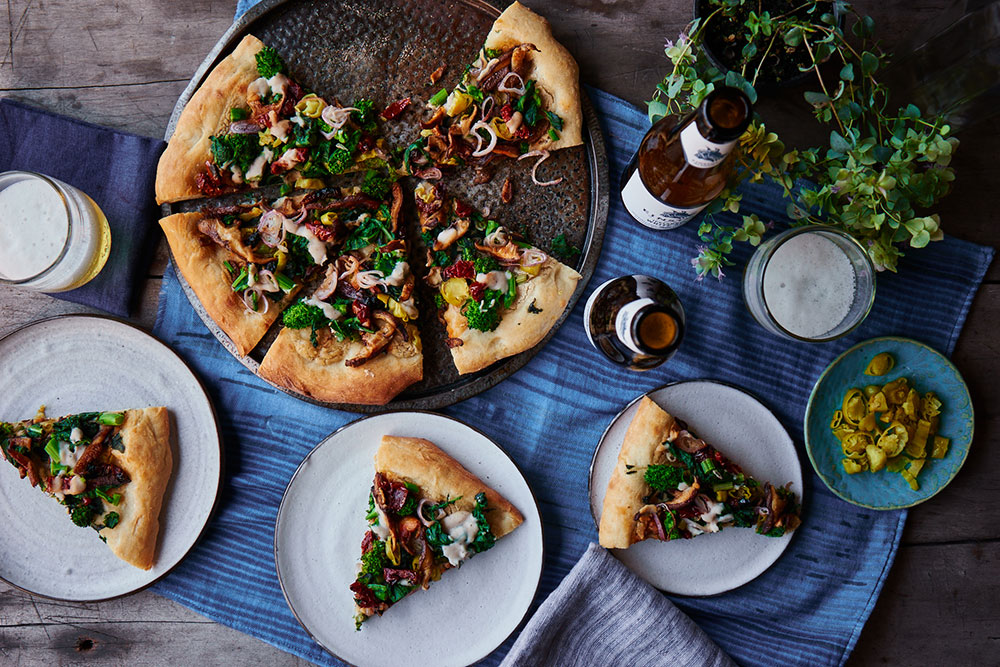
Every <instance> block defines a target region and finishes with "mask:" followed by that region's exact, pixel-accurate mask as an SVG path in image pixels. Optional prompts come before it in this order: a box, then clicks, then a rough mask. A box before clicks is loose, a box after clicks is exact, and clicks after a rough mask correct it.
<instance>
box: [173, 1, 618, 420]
mask: <svg viewBox="0 0 1000 667" xmlns="http://www.w3.org/2000/svg"><path fill="white" fill-rule="evenodd" d="M499 14H500V11H499V10H498V9H497V8H496V7H494V6H492V5H490V4H488V3H486V2H484V1H482V0H383V1H380V2H378V3H373V2H371V1H370V0H264V2H261V3H260V4H258V5H256V6H255V7H253V8H252V9H250V11H248V12H247V13H246V14H245V15H244V16H243V17H242V18H240V19H238V20H237V21H236V23H234V24H233V25H232V27H230V28H229V30H227V31H226V34H225V35H223V36H222V38H221V39H220V40H219V41H218V43H217V44H216V45H215V46H214V47H213V48H212V51H211V52H210V53H209V54H208V57H207V58H205V60H204V61H203V62H202V64H201V66H200V67H199V68H198V70H197V72H195V75H194V76H193V77H192V78H191V81H190V83H188V85H187V87H186V88H185V89H184V92H183V93H182V94H181V96H180V98H179V99H178V100H177V105H176V106H175V107H174V111H173V114H172V115H171V118H170V123H169V124H168V125H167V130H166V134H165V137H164V138H165V139H167V140H169V138H170V136H171V135H172V134H173V131H174V126H175V125H176V123H177V118H178V117H179V116H180V113H181V111H182V110H183V108H184V105H185V104H186V103H187V101H188V100H189V99H190V98H191V96H192V95H193V94H194V91H195V90H197V88H198V86H200V85H201V83H202V81H203V80H204V78H205V76H206V75H207V74H208V72H209V71H211V69H212V68H213V67H214V66H215V65H216V63H218V61H219V60H221V59H222V58H223V57H224V56H225V55H227V54H228V53H230V52H231V51H232V49H233V48H234V47H235V46H236V44H237V43H238V42H239V40H240V39H242V38H243V36H244V35H246V34H247V33H253V34H254V35H256V36H257V37H259V38H260V39H261V40H263V41H264V43H266V44H268V45H271V46H273V47H275V48H276V49H277V50H278V51H279V52H280V53H281V54H282V55H283V56H284V57H285V60H286V61H287V62H288V64H289V69H290V72H291V74H292V76H294V77H295V78H296V79H297V80H298V81H299V82H300V83H302V85H303V86H304V87H305V88H306V89H307V90H313V91H315V92H316V93H317V94H319V95H320V96H323V97H327V98H329V99H338V100H340V101H341V102H343V103H349V102H351V101H353V100H354V99H356V98H358V97H370V98H371V99H373V100H375V103H376V105H377V106H379V105H381V106H385V105H388V104H389V103H390V102H393V101H395V100H397V99H400V98H402V97H407V96H410V97H412V104H411V106H410V109H408V110H407V111H406V112H404V113H403V114H402V115H401V116H400V117H399V118H398V119H396V120H394V121H390V122H387V123H383V124H382V128H383V133H384V134H385V136H386V138H387V141H389V142H390V143H391V144H392V145H402V146H405V145H407V144H409V143H410V142H411V141H413V140H414V139H415V138H416V137H417V133H418V132H419V125H418V124H417V122H416V121H417V119H418V114H422V110H423V109H424V106H425V104H426V103H427V100H428V99H429V98H430V97H431V96H432V95H433V94H434V93H435V92H437V90H440V88H442V87H448V88H451V87H452V86H453V85H454V84H455V83H457V81H458V80H459V79H460V77H461V74H462V70H463V68H464V67H465V65H466V64H467V63H469V62H471V61H472V60H473V59H474V58H475V55H476V52H477V51H478V49H479V47H480V46H481V44H482V41H483V40H484V39H485V37H486V34H487V33H488V32H489V29H490V27H491V26H492V25H493V21H494V20H495V19H496V17H497V16H499ZM441 65H445V66H446V70H445V73H444V76H443V77H442V79H441V80H440V81H439V82H438V83H437V84H436V85H431V84H430V81H429V78H428V77H429V75H430V73H431V72H433V71H434V70H436V69H437V68H438V67H440V66H441ZM582 102H583V118H584V145H583V146H577V147H574V148H570V149H564V150H561V151H558V152H556V153H553V155H552V157H550V158H549V159H548V160H547V161H546V162H545V164H544V165H543V166H542V167H541V168H540V169H539V177H540V178H542V179H551V178H557V177H559V176H562V177H564V180H563V182H562V183H561V184H560V185H558V186H556V187H548V188H541V187H537V186H535V185H533V184H532V182H531V177H530V165H526V164H525V163H524V162H522V163H520V164H506V165H503V166H501V167H500V168H499V169H497V170H496V173H495V175H494V177H493V179H492V180H491V181H490V182H489V183H487V184H485V185H473V184H472V182H471V179H472V173H471V171H472V170H471V169H470V170H466V171H461V172H459V173H457V174H446V176H445V178H444V179H442V181H440V182H441V183H443V184H444V187H445V188H446V189H447V190H448V191H449V192H451V193H453V194H459V195H462V196H463V197H464V198H465V199H467V200H468V201H469V202H470V203H471V204H473V205H474V206H476V207H477V208H479V209H480V210H483V211H488V212H489V213H490V214H491V215H492V216H493V217H496V218H497V219H498V220H500V221H501V222H503V223H504V224H506V225H508V226H509V227H511V228H513V229H518V227H519V226H520V225H521V224H524V225H526V227H527V230H528V232H529V237H528V238H529V239H530V240H531V241H532V242H533V243H534V244H535V245H537V246H538V247H540V248H543V249H547V248H548V247H549V245H550V243H551V241H552V238H553V237H555V236H556V235H558V234H560V233H565V234H566V238H567V240H569V241H570V242H571V243H572V244H573V245H574V246H576V247H577V248H581V249H582V252H581V254H580V255H579V256H578V257H577V258H576V266H575V268H576V270H577V271H579V272H580V274H581V275H582V276H583V279H582V280H581V281H580V282H579V284H578V286H577V289H576V292H575V293H574V294H573V296H572V298H571V299H570V301H569V305H568V307H567V308H566V311H565V312H564V313H563V315H562V317H561V318H560V319H559V321H558V322H557V323H556V326H555V327H553V328H552V331H550V332H549V334H548V336H546V338H545V339H544V340H543V341H542V342H541V343H539V344H538V345H536V346H535V347H534V348H533V349H531V350H528V351H526V352H523V353H521V354H519V355H516V356H513V357H509V358H507V359H503V360H501V361H498V362H497V363H495V364H493V365H492V366H490V367H489V368H486V369H484V370H482V371H480V372H478V373H474V374H470V375H465V376H461V375H459V374H458V372H457V371H456V370H455V366H454V364H453V363H452V360H451V353H450V352H449V350H448V348H447V346H446V345H445V344H444V340H445V332H444V326H443V325H442V324H441V323H440V322H439V321H438V319H437V318H436V317H434V316H433V315H431V316H430V317H428V316H427V313H428V312H429V309H430V308H433V306H429V304H433V298H432V297H433V295H432V292H431V291H430V290H429V288H427V287H426V286H425V285H424V284H423V281H422V280H421V271H422V270H424V269H423V268H422V267H421V266H420V265H422V264H423V262H413V264H414V265H415V267H416V268H415V271H416V272H417V278H418V279H417V285H418V294H419V297H418V305H419V306H420V307H421V310H422V313H423V315H424V316H423V317H422V318H421V320H420V322H419V325H420V331H421V338H422V340H423V352H424V379H423V380H422V381H420V382H418V383H417V384H415V385H413V386H411V387H409V388H408V389H407V390H406V391H404V392H403V393H401V394H400V395H399V396H397V397H396V398H395V399H394V400H392V401H390V402H389V403H388V404H387V405H385V406H365V405H355V404H340V403H324V402H319V401H315V400H313V399H311V398H309V397H306V396H303V395H302V394H299V393H297V392H292V391H288V390H286V389H284V388H282V387H276V388H277V389H281V390H282V391H285V392H286V393H288V394H290V395H292V396H295V397H296V398H300V399H302V400H305V401H309V402H312V403H317V404H320V405H326V406H329V407H331V408H337V409H342V410H350V411H353V412H379V411H382V410H386V409H396V410H402V409H407V410H410V409H425V410H426V409H435V408H441V407H444V406H447V405H451V404H453V403H457V402H458V401H461V400H464V399H466V398H469V397H470V396H474V395H476V394H478V393H479V392H481V391H484V390H486V389H489V388H490V387H492V386H493V385H495V384H497V383H498V382H500V381H502V380H504V379H505V378H507V377H508V376H509V375H511V374H512V373H513V372H514V371H516V370H518V369H519V368H521V367H522V366H524V364H526V363H527V362H528V360H529V359H531V357H532V356H534V355H535V353H536V352H538V350H540V349H541V348H542V346H543V345H545V344H546V343H547V342H548V341H549V339H550V338H551V337H552V336H553V335H554V334H555V331H556V330H557V329H558V328H559V326H561V325H562V323H563V322H564V321H565V320H566V318H567V317H568V316H569V313H570V312H571V311H572V310H573V307H574V305H575V304H576V302H577V300H578V299H579V298H580V296H581V294H582V293H583V291H584V289H585V288H586V285H587V281H588V280H589V279H590V276H591V274H593V272H594V267H595V266H596V264H597V258H598V256H599V255H600V250H601V243H602V241H603V238H604V229H605V225H606V223H607V217H608V161H607V154H606V153H605V149H604V140H603V138H602V136H601V130H600V127H599V125H598V122H597V117H596V115H595V114H594V110H593V108H592V107H591V105H590V101H589V100H588V99H587V97H586V95H585V94H584V95H583V100H582ZM507 176H510V177H511V180H512V181H513V185H514V198H513V200H512V201H511V202H510V203H509V204H502V203H501V201H500V187H501V186H502V185H503V182H504V179H505V178H506V177H507ZM405 183H406V181H405V180H404V191H405V192H406V193H407V196H406V205H405V206H404V218H405V219H406V220H407V222H408V223H409V224H410V226H411V231H412V228H415V227H416V224H415V223H416V216H415V212H414V210H413V207H412V201H411V200H412V196H411V195H409V192H410V190H409V189H408V188H406V187H405ZM261 193H262V194H264V195H265V196H268V195H269V193H268V191H267V189H262V190H261ZM274 196H277V194H276V193H275V194H274ZM204 204H205V200H193V201H188V202H178V203H177V204H166V205H164V206H163V207H162V210H163V215H170V214H171V213H177V212H180V211H190V210H197V209H199V208H200V207H201V206H202V205H204ZM178 279H179V280H180V282H181V286H182V287H183V289H184V293H185V294H186V295H187V297H188V299H189V300H190V301H191V305H192V306H194V309H195V311H196V312H197V313H198V315H199V316H200V317H201V319H202V321H203V322H204V323H205V326H207V327H208V328H209V330H210V331H212V333H213V334H214V335H215V337H216V338H218V339H219V341H220V342H221V343H222V344H223V345H224V346H225V347H226V349H227V350H229V352H230V353H231V354H232V355H233V356H235V357H236V358H237V359H239V360H240V362H241V363H243V365H244V366H246V367H247V368H249V369H250V370H251V371H253V372H254V373H257V370H258V368H259V365H260V360H261V359H263V358H264V354H265V353H266V352H267V349H268V347H269V346H270V344H271V342H272V341H273V340H274V336H275V335H277V330H278V329H280V326H281V325H280V323H276V324H275V325H274V326H273V327H272V330H271V331H270V332H269V333H268V335H267V336H265V337H264V339H263V340H262V341H261V343H260V344H259V345H257V347H256V348H255V349H254V350H252V351H251V352H250V354H248V355H246V356H243V355H240V354H238V353H237V352H236V349H235V347H234V346H233V344H232V341H230V340H229V337H228V336H226V334H225V333H223V332H222V330H221V329H220V328H219V327H218V326H217V325H216V324H215V322H214V321H213V320H212V318H211V317H209V316H208V313H207V312H206V311H205V309H204V307H203V306H202V305H201V303H200V302H199V300H198V297H197V296H196V295H195V294H194V291H193V290H192V289H191V287H190V285H189V284H188V283H187V281H186V280H184V277H183V276H181V275H180V274H179V273H178Z"/></svg>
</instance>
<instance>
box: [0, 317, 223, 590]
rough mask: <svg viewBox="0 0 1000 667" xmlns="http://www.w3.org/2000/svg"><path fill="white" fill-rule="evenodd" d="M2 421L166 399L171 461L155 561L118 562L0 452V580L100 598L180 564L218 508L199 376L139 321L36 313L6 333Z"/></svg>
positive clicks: (217, 470)
mask: <svg viewBox="0 0 1000 667" xmlns="http://www.w3.org/2000/svg"><path fill="white" fill-rule="evenodd" d="M0 387H3V391H2V392H0V419H2V420H4V421H20V420H22V419H28V418H31V417H32V416H34V414H35V411H36V410H37V409H38V406H39V405H42V404H44V405H45V406H46V413H47V414H48V415H49V416H50V417H61V416H63V415H67V414H73V413H77V412H87V411H92V410H93V411H96V410H123V409H127V408H145V407H150V406H156V405H163V406H166V407H167V408H168V409H169V411H170V446H171V447H172V451H173V459H174V470H173V475H172V476H171V479H170V483H169V484H168V486H167V490H166V494H165V497H164V502H163V509H162V510H161V511H160V534H159V540H158V545H157V549H156V563H155V564H154V565H153V567H152V568H151V569H149V570H145V571H144V570H140V569H139V568H136V567H133V566H131V565H129V564H128V563H126V562H124V561H122V560H120V559H118V558H117V557H116V556H115V555H114V554H112V553H111V550H110V549H108V547H107V546H105V545H104V544H103V543H102V542H101V541H100V540H99V539H98V538H97V535H96V534H95V533H94V531H92V530H90V529H88V528H79V527H77V526H75V525H73V523H72V522H71V521H70V520H69V517H68V516H67V515H66V508H64V507H63V506H62V505H60V504H59V503H57V502H56V501H55V500H53V499H52V498H50V497H48V496H47V495H46V494H44V493H42V492H40V491H39V490H38V489H36V488H32V487H31V485H30V484H28V482H27V480H23V479H19V478H18V474H17V470H15V468H14V467H13V466H12V465H10V464H9V463H8V462H6V461H0V526H3V539H2V540H0V578H2V579H4V580H5V581H7V582H8V583H10V584H13V585H15V586H18V587H20V588H23V589H25V590H27V591H29V592H31V593H36V594H38V595H44V596H47V597H52V598H59V599H62V600H72V601H96V600H104V599H108V598H113V597H118V596H120V595H125V594H128V593H133V592H135V591H137V590H139V589H141V588H143V587H145V586H148V585H149V584H151V583H153V582H154V581H156V580H157V579H159V578H160V577H162V576H163V575H165V574H166V573H167V572H168V571H170V570H171V569H172V568H173V567H174V566H175V565H176V564H177V563H179V562H180V560H181V559H182V558H184V556H186V555H187V553H188V551H189V550H190V549H191V547H192V546H194V543H195V542H196V541H197V540H198V537H199V536H200V535H201V532H202V530H203V528H204V527H205V524H206V523H207V522H208V518H209V516H210V515H211V513H212V510H213V508H214V507H215V501H216V498H217V496H218V493H219V487H220V476H221V472H222V450H221V447H220V441H219V432H218V428H217V426H216V422H215V414H214V413H213V411H212V406H211V403H210V402H209V400H208V396H207V395H206V394H205V391H204V389H203V388H202V386H201V384H200V383H199V382H198V379H197V378H196V377H195V375H194V373H192V372H191V370H190V369H189V368H188V367H187V366H186V365H185V364H184V362H183V361H181V359H180V357H178V356H177V355H176V354H175V353H174V352H173V351H172V350H170V348H168V347H167V346H166V345H164V344H163V343H161V342H160V341H158V340H156V339H155V338H153V337H152V336H150V335H149V334H147V333H145V332H144V331H142V330H141V329H138V328H136V327H134V326H132V325H130V324H126V323H124V322H121V321H118V320H114V319H110V318H105V317H93V316H80V315H73V316H63V317H57V318H54V319H49V320H41V321H39V322H35V323H32V324H29V325H28V326H26V327H23V328H21V329H18V330H16V331H14V332H13V333H11V334H9V335H8V336H6V337H5V338H3V339H0Z"/></svg>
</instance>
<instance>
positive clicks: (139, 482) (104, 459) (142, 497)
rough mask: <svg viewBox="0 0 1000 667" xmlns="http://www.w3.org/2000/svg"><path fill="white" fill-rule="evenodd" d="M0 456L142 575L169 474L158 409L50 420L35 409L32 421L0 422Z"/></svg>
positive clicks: (163, 412) (166, 438)
mask: <svg viewBox="0 0 1000 667" xmlns="http://www.w3.org/2000/svg"><path fill="white" fill-rule="evenodd" d="M0 452H2V454H3V457H4V459H6V460H7V461H8V462H9V463H10V464H11V465H13V466H14V467H15V468H17V470H18V472H19V474H20V475H21V477H22V478H25V477H26V478H27V479H28V481H29V482H30V483H31V485H32V486H34V487H38V488H39V489H41V490H42V491H44V492H45V493H47V494H49V495H50V496H51V497H52V498H54V499H55V500H57V501H58V502H59V503H60V504H61V505H63V506H65V507H66V511H67V513H68V514H69V516H70V519H71V520H72V521H73V523H74V524H75V525H77V526H80V527H84V528H86V527H90V528H93V529H94V530H95V531H97V534H98V536H99V537H100V538H101V540H103V541H104V542H105V543H107V545H108V547H110V548H111V551H112V552H113V553H114V554H115V555H116V556H118V557H119V558H121V559H122V560H124V561H125V562H127V563H129V564H130V565H134V566H135V567H138V568H141V569H143V570H148V569H149V568H151V567H152V566H153V562H154V559H155V551H156V536H157V534H158V533H159V529H160V520H159V516H160V506H161V504H162V503H163V493H164V491H165V490H166V488H167V482H168V481H169V479H170V474H171V472H172V470H173V457H172V455H171V452H170V420H169V417H168V414H167V409H166V408H163V407H155V408H145V409H141V410H124V411H122V412H82V413H79V414H74V415H68V416H65V417H61V418H59V419H50V418H47V417H46V416H45V408H44V406H43V407H42V408H40V409H39V411H38V414H37V415H36V416H35V418H34V419H28V420H24V421H20V422H14V423H8V422H0ZM39 534H41V529H40V532H39Z"/></svg>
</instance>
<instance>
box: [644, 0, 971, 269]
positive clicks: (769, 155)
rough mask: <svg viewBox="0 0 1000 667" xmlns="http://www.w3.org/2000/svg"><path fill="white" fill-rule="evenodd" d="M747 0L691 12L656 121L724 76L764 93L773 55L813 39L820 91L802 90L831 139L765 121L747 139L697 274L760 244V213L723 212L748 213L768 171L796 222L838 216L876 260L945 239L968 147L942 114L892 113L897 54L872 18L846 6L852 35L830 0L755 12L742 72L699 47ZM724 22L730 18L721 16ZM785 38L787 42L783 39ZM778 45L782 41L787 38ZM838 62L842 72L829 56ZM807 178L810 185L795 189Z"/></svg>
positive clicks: (912, 109)
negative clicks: (749, 196)
mask: <svg viewBox="0 0 1000 667" xmlns="http://www.w3.org/2000/svg"><path fill="white" fill-rule="evenodd" d="M747 2H748V0H717V1H716V2H714V3H713V4H714V5H715V7H716V9H714V11H713V12H712V13H711V14H709V15H708V16H707V17H704V18H698V19H696V20H695V21H693V22H692V23H691V24H690V25H689V26H688V27H687V29H686V31H685V33H682V34H681V37H680V39H678V40H677V42H676V43H673V42H668V43H667V47H666V51H665V52H666V56H667V58H668V59H669V60H670V62H671V64H672V65H673V69H672V71H671V72H670V74H668V75H667V76H666V77H665V78H664V79H663V81H662V82H661V83H660V84H658V85H657V87H656V90H655V91H654V93H653V99H652V100H650V101H649V102H647V107H648V113H649V117H650V120H651V121H652V122H655V121H656V120H659V118H661V117H662V116H665V115H668V114H684V113H687V112H689V111H690V110H692V109H694V108H696V107H697V106H698V105H699V104H700V103H701V101H702V100H703V99H704V98H705V97H706V96H707V95H708V94H709V93H710V92H712V90H713V89H714V88H715V87H716V86H717V85H729V86H735V87H738V88H740V89H742V90H743V91H744V92H746V93H747V95H748V96H749V97H750V99H751V101H756V97H757V93H756V89H755V88H754V86H755V84H756V82H757V79H758V76H759V75H760V73H761V71H762V69H763V67H764V62H765V59H766V58H768V57H769V56H772V55H774V54H777V55H778V56H779V57H780V56H781V54H782V48H783V47H782V45H784V48H788V49H798V48H804V49H805V51H806V52H807V53H808V55H809V58H810V60H811V65H810V66H808V67H806V68H804V69H803V71H811V72H813V73H814V74H815V80H814V81H815V85H816V86H817V87H818V88H819V90H810V91H808V92H806V93H805V94H804V96H805V100H806V102H808V103H809V104H810V105H811V106H812V109H813V115H814V117H815V118H816V120H817V121H818V122H819V123H821V124H823V125H827V126H829V128H830V135H829V142H828V145H827V146H821V147H814V148H807V149H793V150H786V148H785V145H784V144H783V143H782V142H781V140H780V139H779V138H778V135H777V134H775V133H774V132H770V131H768V129H767V127H766V125H765V124H764V122H763V121H762V120H760V119H759V118H756V119H755V120H754V121H753V122H752V123H751V125H750V127H749V128H748V129H747V131H746V133H745V134H744V135H743V136H742V137H741V138H740V143H739V150H738V151H737V153H736V159H737V167H738V168H737V169H736V170H735V171H734V174H733V177H732V179H731V181H730V183H728V184H727V188H726V189H725V190H724V191H723V192H722V194H721V195H720V196H719V198H718V199H716V200H715V201H713V202H712V203H711V204H710V205H709V206H708V208H706V209H705V218H704V220H705V222H704V223H703V224H702V225H701V228H700V229H699V236H700V237H701V240H702V241H703V242H704V245H702V246H700V247H699V255H698V257H696V258H694V259H693V260H692V265H693V266H694V267H695V270H696V272H697V273H698V277H699V278H701V277H703V276H705V275H708V274H711V275H714V276H716V277H719V278H721V277H722V276H723V267H724V266H730V265H732V262H731V261H730V260H729V259H728V255H729V254H730V252H731V251H732V244H733V242H748V243H750V244H751V245H757V244H758V243H760V240H761V237H762V236H763V234H764V232H765V230H766V227H767V226H766V225H765V224H764V223H763V222H761V221H760V220H758V219H757V218H756V216H741V217H740V218H739V219H740V221H741V223H742V224H740V225H733V224H731V223H729V224H727V222H726V218H725V217H724V216H722V215H720V214H723V213H730V214H739V211H740V194H739V192H738V191H737V188H738V186H739V184H740V183H741V182H743V181H749V182H751V183H757V182H761V181H764V180H765V179H770V180H773V181H774V182H776V183H778V184H779V185H780V186H781V187H782V190H783V193H784V196H785V197H786V198H788V200H789V204H788V214H789V217H790V218H791V220H792V224H794V225H803V224H814V223H822V224H830V225H834V226H836V227H839V228H840V229H843V230H845V231H846V232H848V233H850V234H851V235H852V236H854V237H855V238H857V239H858V240H859V241H861V243H862V244H863V245H864V246H865V247H866V248H868V253H869V255H870V256H871V258H872V261H873V262H874V264H875V266H876V268H878V269H879V270H886V269H887V270H890V271H895V269H896V263H897V260H898V258H899V257H900V256H902V254H903V251H902V249H901V247H902V246H904V245H908V246H909V247H912V248H922V247H924V246H926V245H928V244H929V243H930V242H931V241H936V240H939V239H941V238H942V236H943V233H942V231H941V227H940V219H939V218H938V216H937V215H936V214H933V213H929V212H928V209H931V208H932V207H934V206H935V205H936V204H937V203H938V201H939V200H940V199H941V197H943V196H944V195H946V194H947V193H948V191H949V190H950V187H951V182H952V181H953V180H954V179H955V173H954V170H953V169H952V168H951V167H950V166H949V164H950V162H951V158H952V156H953V155H954V152H955V150H956V149H957V147H958V140H957V139H955V138H954V137H951V136H949V135H950V127H949V126H948V125H947V123H946V122H945V119H944V118H943V117H937V118H925V117H923V115H922V113H921V111H920V109H918V108H917V107H916V106H915V105H913V104H908V105H906V106H904V107H901V108H899V109H898V110H896V111H893V110H892V108H891V107H890V106H889V98H890V92H889V90H888V88H887V87H886V85H885V84H884V83H882V82H880V81H879V78H878V77H879V76H881V72H882V71H883V70H884V69H885V68H886V66H887V64H888V61H889V59H888V55H887V54H885V53H884V52H883V51H882V50H881V48H880V47H879V45H878V43H877V42H875V41H874V40H873V35H874V27H875V24H874V21H873V20H872V19H871V18H870V17H867V16H861V15H859V14H858V13H857V12H856V11H855V10H854V9H853V8H852V7H851V6H850V5H848V4H846V3H841V8H842V9H843V12H844V14H845V15H847V16H849V21H848V22H853V24H852V29H851V32H852V33H853V36H854V39H853V40H851V39H848V37H847V36H846V35H845V34H844V31H843V30H842V29H841V27H840V25H839V24H838V21H837V19H836V17H834V16H833V14H831V13H822V14H820V13H819V12H818V11H816V9H817V8H821V7H826V6H828V5H826V4H824V3H806V4H805V5H803V8H806V11H805V12H801V13H800V12H790V13H787V14H783V15H780V16H775V17H772V16H770V14H769V13H768V12H766V11H765V12H761V13H760V14H757V13H755V12H752V11H751V12H750V14H749V16H750V18H749V19H748V20H747V21H746V22H745V24H744V28H745V31H744V32H743V34H742V35H738V36H737V38H738V39H739V40H740V41H741V42H742V43H743V44H744V46H743V50H742V60H741V65H740V67H739V68H738V71H735V70H736V68H734V70H731V71H729V72H722V71H720V70H718V69H717V68H715V67H714V66H712V64H711V63H710V62H709V61H708V59H707V58H706V57H705V55H704V53H703V52H702V49H701V46H702V44H703V42H704V40H705V36H706V31H708V30H711V26H712V25H713V19H714V18H715V17H716V16H720V15H721V16H729V15H730V14H728V13H727V12H732V8H735V7H742V6H743V5H744V4H745V3H747ZM720 20H721V19H720ZM779 37H780V40H779V39H778V38H779ZM779 42H780V43H779ZM830 60H832V61H834V62H835V63H837V65H838V67H835V68H833V69H832V70H831V73H835V76H831V74H824V73H823V72H821V70H820V65H821V64H823V63H825V62H827V61H830ZM798 179H806V180H808V181H811V183H812V184H807V185H803V186H801V187H796V181H797V180H798Z"/></svg>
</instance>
